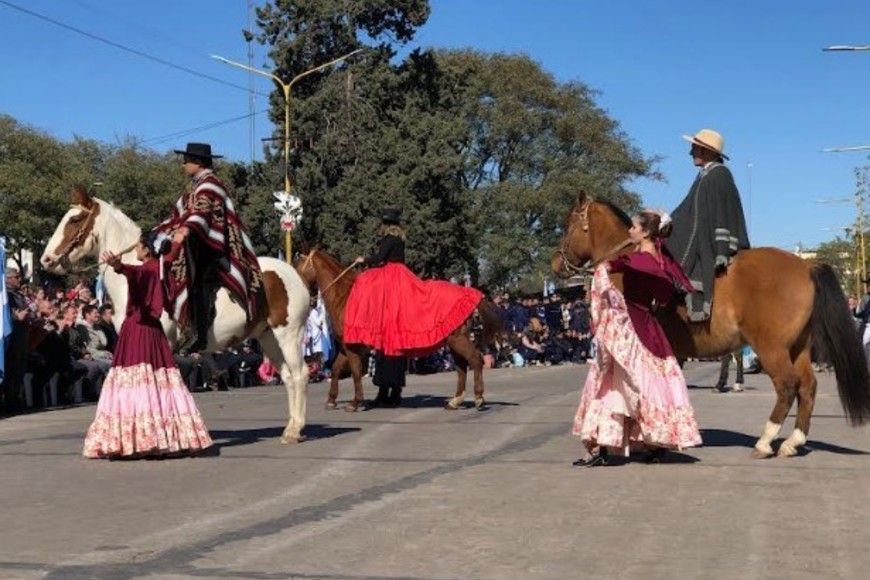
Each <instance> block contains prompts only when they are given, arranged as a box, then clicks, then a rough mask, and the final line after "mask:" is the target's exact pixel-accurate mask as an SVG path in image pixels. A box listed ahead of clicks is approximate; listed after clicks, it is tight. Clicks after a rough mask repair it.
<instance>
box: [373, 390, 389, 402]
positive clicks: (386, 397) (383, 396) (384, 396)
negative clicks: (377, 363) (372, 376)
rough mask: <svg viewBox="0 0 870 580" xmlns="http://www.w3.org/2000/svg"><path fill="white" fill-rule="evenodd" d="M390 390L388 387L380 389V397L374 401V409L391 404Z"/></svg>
mask: <svg viewBox="0 0 870 580" xmlns="http://www.w3.org/2000/svg"><path fill="white" fill-rule="evenodd" d="M388 392H389V389H388V388H387V387H378V396H377V397H375V398H374V399H372V402H371V406H372V407H386V406H387V405H389V403H390V397H389V394H388Z"/></svg>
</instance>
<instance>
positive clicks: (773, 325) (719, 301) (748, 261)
mask: <svg viewBox="0 0 870 580" xmlns="http://www.w3.org/2000/svg"><path fill="white" fill-rule="evenodd" d="M630 227H631V220H630V219H629V218H628V216H626V214H625V213H624V212H622V211H621V210H620V209H619V208H617V207H615V206H614V205H612V204H610V203H608V202H603V201H596V200H595V199H593V198H592V197H591V196H587V195H586V194H585V193H581V194H580V196H579V197H578V199H577V202H576V204H575V206H574V208H573V209H572V210H571V213H570V214H569V215H568V218H567V220H566V222H565V230H564V234H563V236H562V240H561V243H560V246H559V249H558V250H557V251H556V252H555V254H554V255H553V264H552V265H553V270H554V271H555V272H556V273H557V274H567V273H576V272H579V271H581V270H583V267H584V266H585V264H586V263H587V262H590V261H591V262H592V264H593V265H598V264H599V263H601V262H602V261H604V260H607V259H612V258H614V257H616V256H617V255H619V254H622V253H626V252H628V251H631V250H633V248H634V246H632V245H631V243H630V242H629V241H628V229H629V228H630ZM614 281H615V283H616V284H617V285H618V286H619V287H621V282H622V280H621V275H615V276H614ZM713 296H714V300H713V309H712V313H711V317H710V320H709V321H707V322H703V323H690V322H688V321H687V319H686V311H685V306H684V305H680V306H678V307H677V308H666V309H664V310H662V311H660V312H659V320H660V322H661V323H662V327H663V328H664V330H665V333H666V334H667V336H668V339H669V340H670V342H671V345H672V346H673V348H674V351H675V353H676V355H677V356H678V357H680V358H690V357H693V358H711V357H719V356H721V355H724V354H727V353H729V352H733V351H734V350H736V349H739V348H741V347H743V346H744V345H746V344H749V345H750V346H752V348H753V349H755V352H756V353H757V354H758V356H759V359H760V360H761V364H762V366H763V367H764V370H765V372H767V374H768V375H770V378H771V379H772V381H773V386H774V388H775V389H776V404H775V405H774V407H773V412H772V413H771V414H770V419H769V420H768V422H767V425H766V426H765V427H764V431H763V434H762V435H761V437H760V438H759V439H758V441H757V442H756V444H755V449H754V451H753V457H756V458H765V457H770V456H772V455H773V449H772V447H771V443H772V442H773V440H774V439H775V438H776V437H777V436H778V434H779V431H780V429H781V427H782V424H783V421H785V418H786V415H787V414H788V412H789V410H790V409H791V406H792V404H793V403H794V400H795V398H797V402H798V404H797V419H796V421H795V429H794V432H793V433H792V434H791V436H789V438H788V439H786V440H785V441H784V442H783V443H782V445H781V446H780V448H779V451H778V453H777V455H778V456H779V457H790V456H793V455H795V454H796V453H797V452H798V449H799V448H800V447H801V446H803V445H804V444H805V443H806V438H807V434H808V433H809V429H810V417H811V415H812V413H813V405H814V404H815V398H816V385H817V382H816V377H815V374H814V373H813V367H812V364H811V360H810V350H811V347H812V346H813V342H814V341H815V346H816V347H817V348H819V349H820V352H822V353H825V354H826V355H827V357H828V358H830V362H831V363H833V365H834V371H835V374H836V377H837V387H838V391H839V395H840V401H841V403H842V405H843V409H844V410H845V413H846V417H848V419H849V420H850V421H851V423H852V424H853V425H862V424H864V423H866V422H867V421H868V420H870V372H868V369H867V363H866V361H865V360H864V351H863V348H862V346H861V341H860V339H859V337H858V333H857V331H856V329H855V323H854V319H853V318H852V315H851V314H850V313H849V307H848V305H847V303H846V298H845V296H844V294H843V291H842V289H841V288H840V284H839V282H838V280H837V277H836V275H835V274H834V271H833V270H832V269H831V267H830V266H828V265H825V264H818V263H815V262H811V261H806V260H803V259H801V258H799V257H797V256H795V255H792V254H789V253H788V252H784V251H782V250H777V249H775V248H757V249H752V250H746V251H743V252H740V253H739V254H738V255H737V256H736V257H735V258H734V261H733V262H732V264H731V265H730V266H729V267H728V270H727V271H726V273H725V274H724V275H721V276H719V277H717V278H716V283H715V287H714V292H713Z"/></svg>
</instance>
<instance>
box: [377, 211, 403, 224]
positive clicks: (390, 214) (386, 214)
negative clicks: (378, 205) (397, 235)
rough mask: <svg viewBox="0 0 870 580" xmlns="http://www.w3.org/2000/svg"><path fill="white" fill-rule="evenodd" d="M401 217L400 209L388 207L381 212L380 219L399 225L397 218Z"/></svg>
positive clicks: (386, 222)
mask: <svg viewBox="0 0 870 580" xmlns="http://www.w3.org/2000/svg"><path fill="white" fill-rule="evenodd" d="M401 217H402V210H399V209H395V208H388V209H385V210H384V211H383V213H381V221H382V222H384V223H385V224H389V225H395V226H397V225H399V220H400V218H401Z"/></svg>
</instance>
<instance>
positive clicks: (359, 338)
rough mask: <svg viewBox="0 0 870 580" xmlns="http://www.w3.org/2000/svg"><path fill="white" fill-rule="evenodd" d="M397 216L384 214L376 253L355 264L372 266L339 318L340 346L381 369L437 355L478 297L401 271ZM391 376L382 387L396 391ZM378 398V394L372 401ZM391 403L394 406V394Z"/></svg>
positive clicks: (396, 380)
mask: <svg viewBox="0 0 870 580" xmlns="http://www.w3.org/2000/svg"><path fill="white" fill-rule="evenodd" d="M399 217H400V212H399V210H396V209H388V210H385V211H384V213H383V215H382V216H381V221H382V224H383V225H382V228H381V239H380V241H379V243H378V251H377V253H376V254H374V255H373V256H370V257H368V258H363V257H362V256H360V257H358V258H357V259H356V261H355V262H354V264H365V265H368V266H374V267H373V268H371V269H369V270H368V271H366V272H363V273H362V274H360V275H359V277H357V279H356V281H355V282H354V285H353V288H352V290H351V293H350V297H349V298H348V302H347V309H346V310H345V316H344V342H345V343H346V344H366V345H370V346H372V347H374V348H375V350H377V351H378V352H379V354H380V355H381V358H382V360H384V359H386V360H384V363H386V364H390V363H394V364H402V362H401V361H404V356H406V355H408V356H423V355H425V354H428V353H430V352H432V351H434V350H436V349H437V348H438V347H439V346H441V345H442V344H443V343H444V341H445V340H446V339H447V337H448V336H449V335H450V333H451V332H453V331H454V330H456V329H457V328H459V327H460V326H462V325H463V324H464V323H465V321H466V320H467V319H468V317H469V316H471V314H472V312H474V309H475V308H476V307H477V305H478V304H479V303H480V301H481V299H482V298H483V295H482V294H481V293H480V292H479V291H478V290H475V289H474V288H467V287H464V286H458V285H456V284H451V283H449V282H444V281H438V280H425V281H424V280H421V279H420V278H418V277H417V276H416V275H414V273H413V272H411V270H409V269H408V268H407V267H406V266H405V232H404V231H403V230H402V228H401V226H400V225H399ZM390 357H401V358H400V359H398V360H396V359H391V358H390ZM379 362H381V361H379ZM402 374H403V373H402ZM376 375H377V370H376ZM396 375H397V376H394V377H391V378H389V379H387V381H386V382H384V384H386V385H388V386H390V387H392V388H393V390H394V392H400V390H401V384H402V383H403V377H399V376H398V373H396ZM383 398H384V397H383V396H382V393H378V399H377V401H378V402H382V399H383ZM391 399H392V401H390V402H393V403H398V400H399V398H398V395H393V396H392V397H391Z"/></svg>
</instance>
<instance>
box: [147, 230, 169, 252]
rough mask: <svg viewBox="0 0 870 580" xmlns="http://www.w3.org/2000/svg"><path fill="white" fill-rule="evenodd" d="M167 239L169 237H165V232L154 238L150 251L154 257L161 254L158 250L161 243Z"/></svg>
mask: <svg viewBox="0 0 870 580" xmlns="http://www.w3.org/2000/svg"><path fill="white" fill-rule="evenodd" d="M169 239H170V238H169V235H167V234H166V233H165V232H160V233H159V234H157V236H156V237H155V238H154V247H153V248H151V251H153V252H154V254H155V255H157V256H159V255H160V254H161V252H160V249H161V248H162V247H163V243H164V242H166V241H167V240H169Z"/></svg>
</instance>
